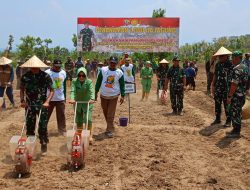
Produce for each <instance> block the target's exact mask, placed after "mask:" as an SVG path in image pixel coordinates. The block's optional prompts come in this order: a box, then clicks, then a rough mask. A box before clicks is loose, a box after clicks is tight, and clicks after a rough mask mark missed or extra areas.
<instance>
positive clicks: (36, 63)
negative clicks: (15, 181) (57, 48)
mask: <svg viewBox="0 0 250 190" xmlns="http://www.w3.org/2000/svg"><path fill="white" fill-rule="evenodd" d="M21 67H22V68H30V71H28V72H27V73H25V74H24V75H23V76H22V78H21V85H20V99H21V107H22V108H25V112H26V114H27V118H26V128H27V132H26V135H27V136H29V135H35V126H36V117H37V116H38V115H39V113H40V110H41V116H40V122H39V124H38V125H39V128H38V134H39V139H40V144H41V152H42V155H45V154H46V153H47V143H49V138H48V130H47V124H48V108H49V103H50V100H51V99H52V97H53V95H54V89H53V83H52V80H51V78H50V76H49V75H48V74H47V73H45V72H44V71H42V70H41V68H47V67H48V66H47V65H46V64H45V63H43V62H42V61H41V60H40V59H38V58H37V57H36V56H33V57H32V58H31V59H29V60H28V61H27V62H25V63H24V64H23V65H22V66H21ZM47 90H49V94H48V96H47Z"/></svg>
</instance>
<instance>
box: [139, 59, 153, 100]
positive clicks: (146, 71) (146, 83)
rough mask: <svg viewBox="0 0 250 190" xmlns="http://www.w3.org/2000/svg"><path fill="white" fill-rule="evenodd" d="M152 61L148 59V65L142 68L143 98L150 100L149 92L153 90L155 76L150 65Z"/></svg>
mask: <svg viewBox="0 0 250 190" xmlns="http://www.w3.org/2000/svg"><path fill="white" fill-rule="evenodd" d="M150 66H151V62H150V61H146V66H145V67H143V68H142V70H141V78H142V80H141V84H142V99H141V101H143V100H144V98H146V100H148V96H149V92H150V90H151V84H152V78H153V69H152V68H151V67H150Z"/></svg>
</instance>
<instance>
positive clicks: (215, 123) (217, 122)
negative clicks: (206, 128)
mask: <svg viewBox="0 0 250 190" xmlns="http://www.w3.org/2000/svg"><path fill="white" fill-rule="evenodd" d="M220 123H221V120H218V119H215V120H214V121H213V123H211V125H217V124H220Z"/></svg>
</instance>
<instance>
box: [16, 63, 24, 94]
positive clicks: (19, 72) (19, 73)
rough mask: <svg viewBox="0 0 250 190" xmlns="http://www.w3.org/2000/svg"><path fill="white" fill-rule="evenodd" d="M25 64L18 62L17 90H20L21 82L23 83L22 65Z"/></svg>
mask: <svg viewBox="0 0 250 190" xmlns="http://www.w3.org/2000/svg"><path fill="white" fill-rule="evenodd" d="M22 64H23V62H22V61H21V60H19V61H18V62H17V67H16V81H17V84H16V90H20V82H21V67H20V66H21V65H22Z"/></svg>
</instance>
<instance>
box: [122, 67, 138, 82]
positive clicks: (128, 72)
mask: <svg viewBox="0 0 250 190" xmlns="http://www.w3.org/2000/svg"><path fill="white" fill-rule="evenodd" d="M133 67H134V66H133V64H129V66H126V65H122V67H121V69H122V70H123V73H124V81H125V82H135V78H134V76H133V72H132V70H133Z"/></svg>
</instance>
